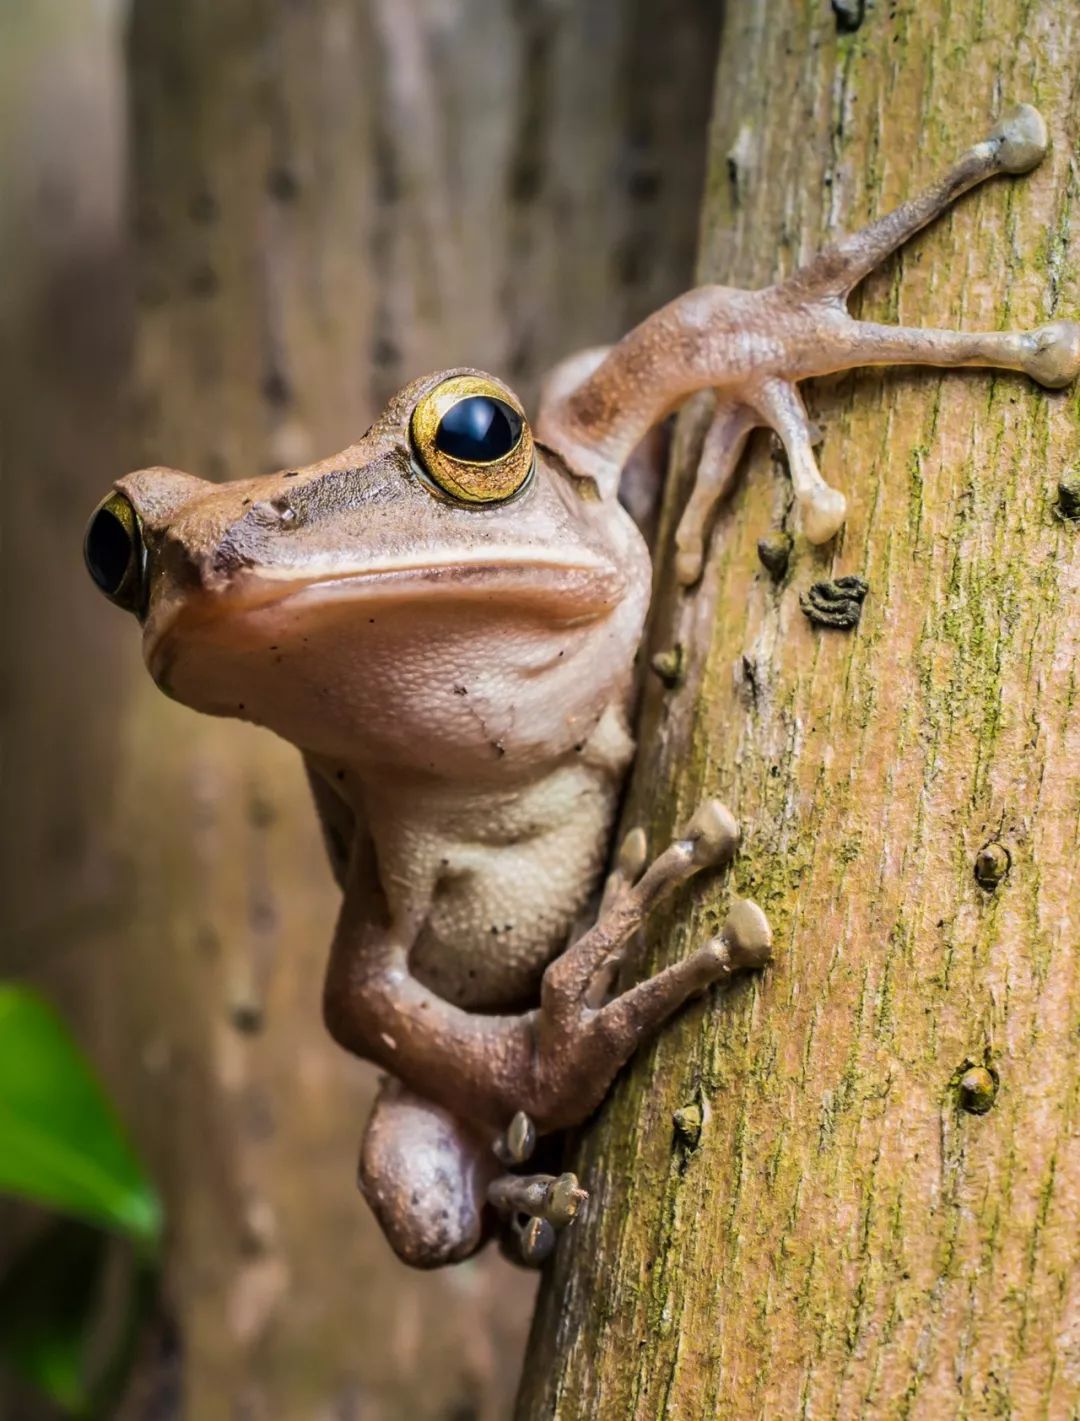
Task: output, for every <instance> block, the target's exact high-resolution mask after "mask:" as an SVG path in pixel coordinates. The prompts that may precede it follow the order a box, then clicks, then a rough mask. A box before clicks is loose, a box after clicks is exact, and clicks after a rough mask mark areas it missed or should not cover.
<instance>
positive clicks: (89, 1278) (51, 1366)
mask: <svg viewBox="0 0 1080 1421" xmlns="http://www.w3.org/2000/svg"><path fill="white" fill-rule="evenodd" d="M107 1247H108V1242H107V1237H106V1235H105V1234H103V1233H101V1232H100V1230H98V1229H93V1228H89V1227H87V1225H86V1224H79V1223H72V1222H69V1221H67V1220H64V1221H58V1222H56V1223H53V1224H52V1225H50V1226H49V1228H47V1229H45V1230H44V1232H43V1233H41V1234H40V1235H39V1236H38V1237H37V1238H36V1239H34V1241H33V1242H32V1243H31V1244H30V1245H29V1247H28V1248H26V1249H25V1250H24V1252H22V1253H21V1254H19V1256H18V1257H17V1258H16V1259H15V1261H14V1263H13V1264H12V1265H11V1267H10V1268H9V1269H8V1271H7V1273H6V1274H5V1276H4V1279H3V1281H2V1282H0V1357H2V1358H3V1359H4V1361H6V1362H7V1363H8V1364H9V1365H10V1366H11V1368H12V1370H13V1371H16V1372H18V1374H19V1375H20V1376H21V1377H23V1378H24V1379H25V1380H26V1381H28V1382H30V1383H31V1384H32V1385H33V1386H35V1387H37V1389H38V1390H39V1391H43V1392H44V1393H45V1394H46V1395H47V1396H48V1397H50V1398H51V1399H52V1400H53V1401H55V1402H56V1403H57V1404H58V1405H59V1406H61V1407H63V1409H64V1410H65V1411H66V1412H67V1413H68V1414H69V1415H73V1416H78V1415H85V1414H86V1413H87V1412H88V1411H89V1409H90V1405H91V1395H90V1387H89V1383H88V1380H87V1375H86V1369H87V1351H88V1343H89V1340H90V1334H91V1331H92V1329H93V1326H94V1313H95V1308H96V1306H97V1302H98V1297H99V1294H100V1289H101V1279H102V1273H103V1270H104V1265H105V1256H106V1250H107Z"/></svg>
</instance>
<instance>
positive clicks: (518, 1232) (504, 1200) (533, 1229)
mask: <svg viewBox="0 0 1080 1421" xmlns="http://www.w3.org/2000/svg"><path fill="white" fill-rule="evenodd" d="M487 1197H488V1203H489V1204H491V1205H492V1206H493V1207H494V1208H495V1209H496V1210H497V1211H498V1213H499V1214H500V1215H501V1216H502V1217H503V1219H505V1220H506V1222H507V1224H508V1226H509V1228H510V1230H511V1232H512V1234H513V1235H514V1237H515V1239H516V1244H517V1253H518V1255H519V1258H520V1261H521V1262H522V1263H526V1264H528V1265H529V1266H530V1267H534V1268H535V1267H537V1266H538V1265H539V1264H541V1263H543V1261H544V1259H545V1258H547V1256H548V1255H549V1254H550V1253H551V1250H552V1249H553V1248H554V1247H555V1242H556V1239H557V1237H558V1235H559V1233H560V1232H561V1231H562V1230H563V1229H564V1228H566V1226H567V1225H568V1224H570V1223H573V1221H574V1219H576V1218H577V1216H578V1213H579V1212H580V1210H581V1207H582V1205H583V1204H584V1203H585V1201H586V1200H587V1199H588V1197H589V1196H588V1194H587V1193H586V1191H585V1190H584V1189H582V1188H581V1186H580V1185H579V1184H578V1178H577V1175H576V1174H569V1173H567V1174H557V1175H556V1174H504V1175H501V1176H500V1177H499V1178H498V1179H494V1180H492V1182H491V1183H490V1184H489V1185H488V1191H487Z"/></svg>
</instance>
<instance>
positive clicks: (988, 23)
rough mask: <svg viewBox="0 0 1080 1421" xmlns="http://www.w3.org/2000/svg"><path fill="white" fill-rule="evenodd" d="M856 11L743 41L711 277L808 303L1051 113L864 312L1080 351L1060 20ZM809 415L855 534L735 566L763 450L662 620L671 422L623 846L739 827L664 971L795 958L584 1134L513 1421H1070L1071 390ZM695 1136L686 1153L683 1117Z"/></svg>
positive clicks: (778, 21)
mask: <svg viewBox="0 0 1080 1421" xmlns="http://www.w3.org/2000/svg"><path fill="white" fill-rule="evenodd" d="M862 8H863V7H862V5H858V6H856V5H851V6H848V5H847V4H844V5H843V6H842V5H841V4H840V3H839V0H836V3H834V9H835V11H836V12H837V14H836V15H834V13H833V12H832V11H831V10H830V9H829V7H828V6H827V5H825V4H824V3H821V4H817V5H814V6H805V5H800V4H796V3H794V0H753V3H747V4H745V5H742V4H740V5H737V6H731V7H729V11H728V20H727V23H726V31H725V34H724V36H723V40H722V46H721V58H720V69H719V76H718V88H717V107H716V112H715V115H714V121H713V129H712V134H711V156H710V162H709V181H708V194H707V199H706V207H705V226H704V248H703V252H702V255H701V262H700V272H699V274H700V277H701V279H702V280H720V281H724V282H728V283H730V284H733V285H740V286H753V285H760V284H764V283H765V282H767V281H769V280H770V279H771V278H774V277H776V276H778V275H780V274H782V273H786V272H789V271H790V270H791V269H792V268H793V267H794V266H795V264H796V262H797V260H798V259H799V258H804V257H806V256H807V255H808V254H809V253H810V252H811V251H812V250H813V249H814V248H815V247H816V246H817V245H819V244H820V243H821V241H822V240H823V239H824V238H826V237H828V236H831V235H833V234H834V233H836V232H838V231H841V230H843V229H845V228H850V227H852V226H856V225H858V224H860V223H862V222H864V221H865V220H866V219H868V218H869V217H872V216H874V215H876V214H878V213H880V212H882V211H884V210H885V209H886V208H888V207H891V206H893V205H895V204H896V202H897V201H898V200H900V199H902V198H903V197H905V196H906V195H908V194H909V193H911V192H912V191H914V190H915V189H916V188H917V187H919V186H921V185H923V184H924V183H925V182H926V181H927V180H928V179H929V178H931V177H932V176H934V175H935V174H936V173H937V171H938V170H939V169H940V168H941V167H943V166H944V164H945V163H946V162H947V161H948V160H949V158H950V157H951V156H952V155H954V154H956V153H957V152H958V150H960V149H961V148H962V147H964V146H966V145H967V144H968V142H969V141H970V140H973V139H975V138H977V137H979V136H981V135H982V133H983V132H985V131H986V129H987V127H988V125H989V123H990V122H991V120H992V119H993V118H994V116H995V115H996V114H998V113H999V112H1000V111H1001V110H1002V108H1003V107H1005V106H1007V105H1008V104H1009V103H1011V102H1014V101H1020V100H1028V101H1032V102H1034V103H1036V104H1038V106H1039V107H1040V109H1041V110H1042V112H1043V114H1044V116H1045V118H1046V120H1047V123H1048V125H1049V129H1050V133H1051V135H1052V149H1051V152H1050V154H1049V156H1048V157H1047V159H1046V160H1045V161H1044V163H1043V164H1042V166H1041V167H1040V168H1039V169H1038V170H1037V171H1036V172H1035V173H1033V174H1032V175H1031V176H1029V177H1024V178H1020V179H1007V180H1000V181H996V182H993V183H991V184H988V185H987V186H986V187H985V188H982V189H980V190H979V191H978V193H976V194H973V195H971V196H968V197H967V198H965V199H963V200H962V202H961V203H960V204H959V206H958V207H957V208H956V209H955V210H954V213H953V215H952V216H950V217H949V218H947V219H945V220H944V221H942V222H940V223H938V224H937V225H936V226H934V227H933V228H931V229H930V230H929V231H928V232H927V233H925V234H924V235H922V236H921V237H920V238H918V239H917V240H916V241H915V242H913V243H912V244H911V245H910V246H909V247H907V248H906V249H905V251H904V252H903V253H902V254H901V255H900V257H899V258H898V259H894V260H893V261H891V262H890V263H889V264H888V265H887V267H886V268H885V269H883V270H882V271H880V272H878V273H876V274H875V275H874V276H873V277H871V278H870V279H869V280H868V281H867V282H866V284H865V286H864V287H863V289H862V291H861V293H859V294H858V295H857V298H856V303H855V307H856V310H857V311H858V312H859V313H860V314H862V315H863V316H864V317H866V318H869V319H875V320H886V321H903V322H905V323H907V324H911V325H919V324H924V325H946V326H947V325H960V326H967V327H970V328H978V327H983V328H986V327H990V328H993V327H995V326H997V325H999V324H1002V325H1004V324H1008V325H1013V326H1030V325H1035V324H1038V323H1039V322H1041V321H1043V320H1045V319H1047V318H1049V317H1050V316H1051V315H1052V314H1053V313H1055V312H1057V311H1059V310H1060V312H1061V313H1062V314H1063V315H1065V316H1075V315H1076V314H1077V312H1078V310H1080V230H1078V227H1077V223H1076V220H1075V216H1074V215H1073V208H1074V206H1075V203H1076V200H1077V197H1078V195H1080V188H1078V179H1077V170H1076V164H1075V158H1074V156H1073V155H1074V154H1075V153H1076V144H1077V141H1078V138H1080V109H1078V108H1077V103H1076V75H1077V73H1078V72H1080V14H1078V13H1077V11H1076V9H1075V7H1074V6H1068V5H1060V4H1057V3H1055V0H1033V2H1032V0H1024V3H1021V0H985V3H975V0H954V3H953V4H952V5H950V6H947V7H941V6H932V5H917V4H915V3H913V0H900V3H898V4H895V3H894V4H889V5H885V4H877V5H871V6H870V7H868V8H867V10H866V14H865V18H863V19H862V22H861V24H858V15H857V14H855V13H854V12H855V11H860V12H861V10H862ZM841 12H842V16H841ZM853 24H857V25H858V27H857V28H856V29H855V30H854V31H852V30H851V29H850V26H851V25H853ZM808 398H809V404H810V411H811V415H812V417H814V418H815V419H816V420H817V422H818V423H819V424H820V425H821V426H822V427H823V429H824V430H825V431H826V433H825V443H824V446H823V450H822V451H821V452H822V465H823V472H824V475H825V477H826V479H828V480H829V481H830V482H831V483H833V484H834V485H836V486H838V487H840V488H842V489H843V490H844V492H845V493H846V494H847V496H848V499H849V504H850V514H849V518H848V521H847V524H846V527H845V528H844V530H843V532H842V534H841V535H840V537H839V538H838V540H837V541H836V543H835V544H833V545H830V546H829V547H827V548H825V549H823V550H816V551H815V550H814V549H812V548H811V547H809V546H808V545H807V544H806V542H805V540H803V539H801V538H797V539H796V542H795V548H794V553H793V556H792V559H791V565H790V569H789V571H788V574H787V576H786V578H784V579H783V580H782V581H781V582H780V583H779V584H776V583H774V582H773V581H772V579H771V577H770V576H769V574H768V573H767V572H766V571H765V569H764V568H763V567H762V566H761V564H760V562H759V560H758V556H757V553H756V547H755V545H756V543H757V541H758V539H759V538H761V537H762V536H763V535H765V534H767V533H769V532H770V531H771V530H773V529H774V528H775V527H776V526H777V525H778V524H782V523H784V522H785V521H786V520H787V518H788V517H789V516H790V496H789V492H788V485H787V483H786V482H785V478H786V476H785V473H784V471H783V469H782V467H781V466H780V464H779V462H778V458H777V456H776V453H775V450H774V448H773V447H772V445H771V443H770V441H769V440H768V439H766V438H764V437H761V438H758V439H757V440H756V442H754V443H753V444H752V447H751V450H750V455H749V457H748V458H747V460H746V463H745V477H744V478H743V480H742V483H741V487H740V489H739V491H738V492H737V493H736V495H735V497H734V498H733V499H732V500H731V502H730V503H729V505H728V506H727V507H726V508H725V509H724V510H723V512H722V514H721V517H720V519H719V522H718V526H717V528H716V531H715V535H714V541H713V563H712V567H711V569H710V571H709V573H708V575H707V578H706V581H705V583H704V585H703V586H702V587H701V588H699V589H698V590H696V591H694V592H691V593H690V594H689V595H683V594H676V593H675V592H674V591H673V590H672V582H673V579H672V561H673V560H672V557H671V539H670V532H671V528H672V526H673V525H672V519H673V517H674V514H675V512H676V510H677V509H678V507H679V504H680V501H681V499H682V498H683V497H685V493H686V488H687V478H686V474H687V471H688V465H689V462H690V458H691V451H692V445H693V439H692V437H691V436H692V430H691V429H690V422H689V421H684V426H683V431H682V434H683V437H682V438H681V440H680V441H679V443H680V448H681V457H679V458H677V460H676V467H675V470H674V477H673V478H672V480H671V485H670V488H669V497H668V506H667V509H666V514H665V520H666V526H667V529H668V536H667V538H666V540H665V541H664V543H663V548H664V552H663V554H662V557H661V559H660V566H659V571H658V588H659V591H658V596H657V599H656V606H655V614H654V618H653V628H652V644H651V651H652V652H654V653H655V652H656V651H657V650H661V649H664V648H668V647H670V646H671V645H672V643H673V642H675V641H676V640H681V641H682V642H684V643H685V646H686V652H687V655H688V658H689V671H688V674H687V677H686V680H685V682H684V684H683V685H682V686H681V687H679V688H677V689H675V690H665V688H664V687H663V686H662V685H661V684H660V683H659V681H657V680H656V679H651V680H650V684H649V686H648V687H647V690H646V695H645V702H644V708H643V714H642V721H641V727H640V730H641V733H640V741H641V746H642V750H641V754H640V758H639V762H638V767H637V773H636V779H635V782H634V785H633V789H632V793H631V798H630V803H629V807H628V812H627V820H626V822H627V823H628V824H629V823H634V822H641V823H645V824H647V825H648V826H649V829H650V833H651V836H652V839H653V841H654V842H655V843H662V842H663V841H664V840H665V839H666V838H667V837H668V836H669V834H670V833H671V831H672V828H673V826H674V825H676V824H677V823H678V821H680V820H681V819H683V818H684V817H685V816H686V815H687V814H688V812H689V811H690V809H691V808H692V806H693V805H694V804H695V803H696V802H697V801H698V800H700V798H701V797H702V796H703V795H705V794H715V793H719V794H720V795H721V796H722V797H723V798H724V799H725V800H727V801H728V803H729V804H731V805H732V806H733V807H734V809H735V810H736V812H737V814H738V815H739V817H740V818H741V820H742V823H743V826H744V830H745V842H744V847H743V849H742V852H741V855H740V857H739V858H738V860H737V861H736V864H735V867H734V870H733V872H732V874H731V876H730V879H729V881H727V882H712V883H706V884H702V885H701V886H700V887H699V888H698V889H696V890H695V891H694V892H693V893H691V894H687V895H686V897H685V898H684V899H683V901H682V902H681V903H680V904H679V906H678V907H677V908H676V909H675V910H674V911H673V912H672V913H671V914H670V916H669V917H667V918H666V919H665V921H664V923H663V924H662V925H661V927H660V928H659V929H658V930H657V932H656V933H654V934H653V937H652V939H651V943H650V948H649V951H648V954H647V959H648V961H649V963H650V964H651V965H653V966H655V965H656V964H657V963H660V962H666V961H670V960H673V959H674V958H677V957H679V956H682V955H684V954H685V953H686V952H687V951H688V950H689V949H690V947H691V946H692V945H693V944H694V943H695V942H698V941H700V940H701V939H702V938H703V937H704V936H705V935H707V934H708V933H709V932H710V931H715V928H716V925H717V923H718V921H719V919H720V915H721V914H722V912H723V909H724V905H725V904H726V902H727V901H728V899H729V898H730V897H731V895H732V894H733V893H734V892H736V891H737V892H739V893H741V894H749V895H752V896H753V897H755V898H757V899H758V901H759V902H761V903H762V905H763V906H764V907H765V908H766V909H767V911H768V913H769V915H770V917H771V919H772V922H773V925H774V928H775V934H776V944H777V960H776V964H775V966H774V967H772V968H771V969H770V970H769V971H768V972H767V973H766V974H765V975H764V976H763V977H761V978H760V979H759V980H754V981H747V982H744V983H742V984H740V985H738V986H737V987H735V988H734V989H733V990H731V991H729V992H727V993H718V994H714V995H713V996H711V997H710V998H708V999H707V1000H706V1001H705V1002H704V1003H703V1004H701V1005H697V1006H694V1007H692V1008H691V1009H690V1010H688V1011H687V1012H686V1014H685V1015H684V1017H683V1019H682V1020H681V1021H680V1022H679V1023H678V1024H677V1025H674V1026H673V1027H672V1028H671V1029H669V1030H668V1031H667V1032H666V1033H665V1034H664V1035H663V1037H662V1038H661V1040H660V1041H659V1043H658V1044H657V1046H656V1047H655V1048H654V1049H652V1050H650V1051H647V1052H643V1053H642V1054H641V1056H640V1057H639V1059H638V1060H637V1061H636V1062H635V1064H634V1065H633V1066H632V1068H631V1069H630V1070H629V1071H628V1072H627V1073H626V1075H625V1076H624V1077H623V1079H622V1080H621V1082H620V1083H619V1086H618V1088H617V1090H616V1091H615V1093H614V1095H613V1097H612V1099H611V1100H610V1101H609V1103H608V1104H607V1106H606V1107H605V1108H604V1109H603V1110H602V1111H601V1113H600V1115H599V1116H598V1118H597V1119H596V1121H595V1122H594V1123H593V1124H592V1126H591V1127H590V1129H589V1130H588V1131H587V1132H586V1134H585V1136H584V1138H583V1140H582V1141H581V1143H580V1146H579V1148H578V1150H577V1161H576V1167H577V1168H578V1169H579V1170H580V1172H581V1173H582V1175H583V1177H584V1181H585V1182H586V1183H587V1184H588V1185H589V1187H590V1188H591V1189H592V1190H593V1200H592V1203H591V1205H590V1208H589V1211H588V1214H587V1217H586V1218H584V1219H583V1220H581V1221H579V1223H578V1224H577V1225H575V1228H574V1230H573V1231H572V1232H571V1233H570V1234H568V1235H566V1236H565V1238H564V1240H563V1241H562V1243H561V1245H560V1250H559V1254H558V1259H557V1262H556V1264H555V1266H554V1267H553V1269H552V1271H551V1274H550V1275H549V1277H548V1278H547V1279H546V1280H545V1283H544V1287H543V1289H542V1293H541V1299H540V1305H539V1309H538V1313H537V1317H536V1320H535V1322H534V1328H533V1334H532V1340H531V1344H530V1351H529V1356H528V1360H527V1366H526V1374H525V1379H524V1382H523V1386H522V1390H521V1393H520V1399H519V1409H518V1416H519V1418H522V1421H525V1418H541V1417H543V1418H545V1421H546V1418H549V1417H553V1416H558V1417H564V1418H567V1419H568V1421H569V1418H573V1421H585V1418H590V1417H604V1418H623V1417H628V1416H632V1417H634V1418H635V1421H649V1418H656V1417H667V1418H679V1421H699V1418H701V1421H704V1418H709V1421H712V1418H714V1417H733V1418H738V1419H739V1421H746V1418H749V1417H781V1416H784V1417H789V1416H790V1417H794V1416H808V1417H809V1416H814V1417H826V1416H829V1417H856V1416H859V1417H862V1416H867V1417H870V1416H872V1417H888V1418H893V1417H910V1418H928V1421H929V1418H933V1421H939V1418H951V1417H970V1418H974V1417H991V1416H1001V1417H1006V1416H1008V1417H1017V1418H1029V1417H1031V1418H1034V1417H1047V1418H1059V1417H1060V1418H1064V1417H1068V1416H1076V1415H1078V1414H1080V1250H1078V1248H1077V1239H1078V1237H1080V1204H1078V1202H1077V1201H1078V1200H1080V1050H1078V1040H1077V1021H1078V1011H1080V953H1078V938H1080V872H1078V871H1077V863H1078V859H1077V851H1078V826H1080V705H1078V701H1080V663H1078V660H1077V654H1078V650H1080V646H1078V642H1080V522H1077V521H1075V520H1070V519H1069V518H1066V517H1062V516H1061V515H1062V512H1063V510H1066V511H1067V510H1068V509H1069V508H1071V509H1072V510H1073V512H1074V513H1075V511H1076V500H1077V499H1078V498H1080V488H1077V485H1076V475H1075V473H1074V472H1073V470H1074V469H1075V467H1076V459H1077V448H1078V423H1077V411H1078V403H1077V400H1078V397H1077V391H1076V389H1075V388H1074V389H1071V390H1068V391H1065V392H1062V393H1060V394H1048V393H1046V392H1045V391H1042V390H1040V389H1038V388H1036V387H1035V386H1033V385H1032V384H1031V383H1030V382H1028V381H1027V380H1026V379H1024V378H1022V377H1020V376H1012V375H990V374H988V373H985V372H976V371H971V372H964V373H955V372H954V373H945V374H939V373H937V372H931V371H925V370H919V371H885V372H875V371H865V372H856V373H855V374H853V375H846V376H843V377H837V378H833V379H829V380H824V381H819V382H816V383H815V384H814V385H812V386H811V387H810V389H809V391H808ZM1061 480H1064V483H1065V488H1064V491H1063V492H1060V493H1059V488H1058V485H1059V481H1061ZM1070 480H1072V484H1071V487H1072V488H1073V490H1074V492H1073V494H1072V496H1071V498H1070V493H1069V487H1070ZM843 573H858V574H860V575H861V576H863V577H864V578H865V579H866V580H867V581H868V582H869V585H870V592H869V596H868V598H867V600H866V603H865V606H864V609H863V616H862V621H861V624H860V625H859V627H858V629H857V630H856V631H854V632H842V631H830V630H822V629H818V628H815V627H814V626H812V625H811V624H810V622H809V621H808V620H807V619H806V617H804V616H803V614H802V612H801V611H800V606H799V595H800V593H802V592H805V591H806V589H807V587H808V586H809V584H810V583H812V582H813V581H815V580H818V579H822V578H827V577H832V576H835V575H838V574H843ZM987 846H990V847H989V848H988V849H987ZM984 849H986V852H985V854H983V857H982V858H981V859H980V854H981V853H982V851H983V850H984ZM977 862H978V864H979V873H980V877H981V879H982V882H980V881H979V879H977V876H976V871H975V870H976V865H977ZM1006 865H1007V872H1005V873H1004V876H1003V877H999V874H1000V872H1001V870H1002V869H1004V868H1005V866H1006ZM691 1106H693V1107H696V1108H697V1110H698V1111H700V1115H701V1126H700V1135H699V1138H695V1137H696V1136H697V1131H696V1129H695V1125H694V1118H693V1112H691V1115H690V1116H686V1115H683V1116H680V1117H679V1125H678V1127H676V1125H675V1124H674V1123H673V1117H674V1115H675V1112H676V1111H679V1110H680V1109H681V1108H684V1107H691Z"/></svg>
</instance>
